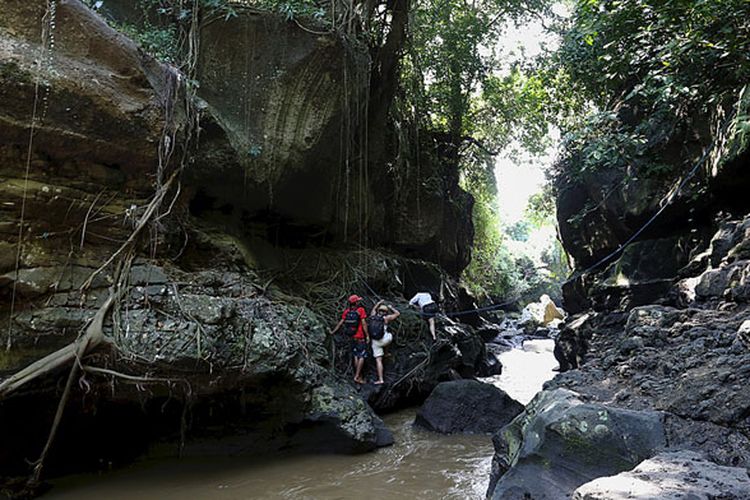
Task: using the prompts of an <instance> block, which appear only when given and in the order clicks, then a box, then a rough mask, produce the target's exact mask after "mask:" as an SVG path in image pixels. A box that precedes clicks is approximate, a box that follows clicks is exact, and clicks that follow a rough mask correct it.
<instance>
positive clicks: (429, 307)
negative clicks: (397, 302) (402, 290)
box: [409, 292, 439, 340]
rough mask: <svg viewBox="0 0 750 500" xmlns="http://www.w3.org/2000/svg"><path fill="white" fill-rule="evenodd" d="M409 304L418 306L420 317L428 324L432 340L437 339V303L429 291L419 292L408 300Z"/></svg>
mask: <svg viewBox="0 0 750 500" xmlns="http://www.w3.org/2000/svg"><path fill="white" fill-rule="evenodd" d="M409 305H412V306H416V307H419V309H420V311H421V315H422V318H424V320H425V321H427V323H428V324H429V325H430V333H431V334H432V340H437V336H436V335H435V316H436V315H437V313H438V311H439V309H438V305H437V303H436V302H435V301H434V300H433V299H432V295H431V294H430V293H429V292H419V293H417V294H416V295H414V297H412V298H411V300H410V301H409Z"/></svg>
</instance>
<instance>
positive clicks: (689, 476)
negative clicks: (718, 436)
mask: <svg viewBox="0 0 750 500" xmlns="http://www.w3.org/2000/svg"><path fill="white" fill-rule="evenodd" d="M646 497H647V498H658V499H660V500H682V499H685V498H690V499H691V500H711V499H715V498H721V499H723V500H743V499H746V498H750V477H748V473H747V470H746V469H743V468H739V467H723V466H721V465H717V464H716V463H714V462H711V461H709V460H706V459H705V458H704V457H703V456H702V455H700V454H698V453H695V452H691V451H680V452H672V453H660V454H659V455H656V456H655V457H653V458H650V459H649V460H645V461H644V462H641V463H640V464H639V465H638V467H636V468H635V469H633V470H632V471H628V472H623V473H620V474H618V475H616V476H611V477H602V478H599V479H595V480H594V481H591V482H590V483H586V484H584V485H583V486H581V487H580V488H578V489H577V490H576V491H575V494H574V495H573V499H574V500H626V499H629V498H646Z"/></svg>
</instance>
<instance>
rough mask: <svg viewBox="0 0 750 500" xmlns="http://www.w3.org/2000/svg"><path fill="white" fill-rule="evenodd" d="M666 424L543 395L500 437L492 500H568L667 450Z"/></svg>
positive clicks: (655, 417)
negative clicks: (588, 484) (526, 498)
mask: <svg viewBox="0 0 750 500" xmlns="http://www.w3.org/2000/svg"><path fill="white" fill-rule="evenodd" d="M663 418H664V416H663V414H662V413H660V412H655V411H631V410H624V409H621V408H615V407H608V406H604V405H600V404H594V403H585V402H583V401H582V400H581V399H579V397H578V395H577V394H575V393H573V392H570V391H566V390H561V389H558V390H554V391H543V392H541V393H540V394H538V395H537V396H536V398H534V400H533V401H532V402H531V403H530V404H529V405H528V406H527V407H526V410H525V411H524V412H523V413H522V414H521V415H519V416H518V417H517V418H516V419H515V420H513V422H511V423H510V424H508V425H507V426H506V427H504V428H503V429H502V430H500V431H499V432H498V433H497V434H495V435H494V437H493V443H494V444H495V456H494V458H493V463H492V476H491V479H490V487H489V490H488V498H492V499H493V500H500V499H503V498H523V495H528V496H529V497H530V498H534V499H540V500H541V499H557V498H565V497H567V496H569V495H570V494H571V493H572V492H573V491H574V490H575V489H576V488H577V487H579V486H580V485H582V484H584V483H586V482H587V481H590V480H592V479H594V478H597V477H601V476H605V475H612V474H616V473H618V472H622V471H625V470H628V469H630V468H632V467H634V466H635V465H637V464H638V463H639V462H641V461H643V460H645V459H647V458H650V457H651V456H653V455H654V454H655V453H657V452H658V451H660V450H662V449H663V448H664V447H665V446H666V436H665V430H664V426H663Z"/></svg>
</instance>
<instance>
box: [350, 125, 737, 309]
mask: <svg viewBox="0 0 750 500" xmlns="http://www.w3.org/2000/svg"><path fill="white" fill-rule="evenodd" d="M732 119H733V116H730V117H729V118H727V120H726V122H725V123H724V125H723V126H722V127H721V129H720V132H719V133H718V134H717V135H716V137H715V138H714V140H713V141H711V144H710V145H709V146H708V147H707V148H706V149H705V150H704V151H703V154H702V155H701V157H700V158H699V159H698V161H697V162H696V164H695V165H694V166H693V168H691V169H690V171H689V172H688V173H687V174H686V175H685V176H684V177H683V179H682V180H681V181H680V183H679V184H678V185H677V188H676V189H674V190H673V191H672V192H671V193H669V194H667V196H665V197H664V198H662V201H661V202H660V205H661V208H659V210H657V211H656V213H654V215H652V216H651V217H650V218H649V219H648V220H647V221H646V222H645V223H644V224H643V225H642V226H641V227H640V228H639V229H638V230H637V231H635V232H634V233H633V234H632V235H631V236H630V238H628V239H627V240H626V241H625V242H624V243H622V244H620V245H619V246H618V247H617V248H616V249H614V250H613V251H611V252H610V253H609V254H607V255H606V256H604V257H602V258H601V259H599V260H597V261H596V262H595V263H594V264H592V265H590V266H588V267H587V268H586V269H584V270H582V271H578V272H576V273H574V274H573V275H571V276H570V277H569V278H568V281H575V280H577V279H579V278H581V277H583V276H585V275H587V274H589V273H591V272H592V271H594V270H595V269H597V268H598V267H600V266H602V265H603V264H605V263H607V262H609V261H610V260H611V259H613V258H614V257H616V256H617V255H619V254H620V253H622V252H623V251H624V250H625V249H626V248H627V247H628V246H630V245H631V244H632V243H633V242H634V241H635V240H636V239H637V238H638V237H639V236H640V235H641V234H643V232H644V231H645V230H646V229H648V228H649V227H650V226H651V224H653V223H654V221H656V219H657V218H659V216H660V215H661V214H663V213H664V211H665V210H666V209H667V207H669V205H670V204H671V203H672V202H673V201H674V200H675V198H676V197H677V195H678V194H679V193H680V192H681V191H682V189H683V188H684V187H685V185H686V184H687V183H688V182H689V181H690V179H692V178H693V176H695V174H696V173H697V172H698V170H699V169H700V168H701V167H702V166H703V164H705V163H706V161H707V160H708V158H709V156H710V154H711V153H712V152H713V150H714V148H715V147H716V144H717V142H718V139H719V138H721V137H722V136H723V135H724V134H725V133H726V131H727V129H728V127H729V125H730V124H731V122H732ZM407 269H408V268H407ZM360 279H361V278H360ZM361 280H362V283H364V284H365V286H366V287H367V289H368V290H370V291H371V292H372V293H373V294H374V295H375V296H376V297H378V295H377V294H376V293H375V292H374V290H372V288H370V286H369V285H368V284H367V282H365V280H364V279H361ZM378 298H379V297H378ZM520 298H521V296H517V297H515V298H513V299H511V300H507V301H504V302H500V303H495V304H490V305H488V306H485V307H479V308H476V309H466V310H463V311H455V312H453V311H451V312H446V313H445V316H447V317H449V318H451V317H455V316H464V315H468V314H478V313H482V312H489V311H495V310H497V309H501V308H503V307H505V306H508V305H511V304H514V303H516V302H517V301H518V300H519V299H520Z"/></svg>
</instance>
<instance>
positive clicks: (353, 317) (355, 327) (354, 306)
mask: <svg viewBox="0 0 750 500" xmlns="http://www.w3.org/2000/svg"><path fill="white" fill-rule="evenodd" d="M347 302H348V304H347V307H346V309H344V312H342V313H341V320H340V321H339V322H338V324H337V325H336V327H335V328H334V329H333V330H331V335H333V334H334V333H336V332H337V331H338V330H339V329H340V328H341V327H342V326H343V327H344V334H345V335H347V336H348V337H351V339H352V355H353V356H354V381H355V382H356V383H358V384H364V383H365V380H364V379H363V378H362V368H363V367H364V365H365V358H366V357H367V344H368V343H369V342H370V334H369V332H368V330H367V322H366V321H365V319H366V318H367V312H365V308H364V307H362V305H361V302H362V297H360V296H359V295H351V296H350V297H349V299H348V301H347Z"/></svg>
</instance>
